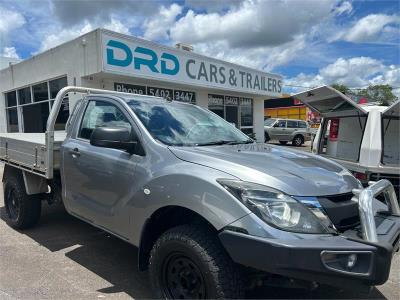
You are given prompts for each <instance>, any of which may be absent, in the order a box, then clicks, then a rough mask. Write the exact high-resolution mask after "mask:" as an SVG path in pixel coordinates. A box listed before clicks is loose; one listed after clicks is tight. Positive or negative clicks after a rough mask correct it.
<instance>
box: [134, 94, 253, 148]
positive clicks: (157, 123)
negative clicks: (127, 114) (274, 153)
mask: <svg viewBox="0 0 400 300" xmlns="http://www.w3.org/2000/svg"><path fill="white" fill-rule="evenodd" d="M127 104H128V105H129V106H130V107H131V108H132V110H133V111H134V112H135V114H136V115H137V116H138V118H139V119H140V121H141V122H142V123H143V125H144V126H145V127H146V128H147V130H148V131H149V132H150V134H151V135H152V136H153V137H154V138H155V139H157V140H159V141H161V142H162V143H164V144H167V145H172V146H206V145H222V144H242V143H243V144H244V143H253V140H251V139H250V138H249V137H248V136H246V135H245V134H244V133H242V132H241V131H240V130H238V129H237V128H235V126H234V125H232V124H230V123H228V122H226V121H225V120H224V119H222V118H220V117H219V116H217V115H215V114H214V113H212V112H210V111H207V110H205V109H201V108H199V107H198V106H195V105H185V104H181V103H174V102H170V103H162V102H157V103H156V102H145V101H137V100H129V101H128V102H127Z"/></svg>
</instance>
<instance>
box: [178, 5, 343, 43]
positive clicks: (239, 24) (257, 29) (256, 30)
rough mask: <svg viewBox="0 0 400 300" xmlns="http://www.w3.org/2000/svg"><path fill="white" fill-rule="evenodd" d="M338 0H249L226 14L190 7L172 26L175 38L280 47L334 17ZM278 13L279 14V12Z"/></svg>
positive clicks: (187, 41) (188, 40) (192, 41)
mask: <svg viewBox="0 0 400 300" xmlns="http://www.w3.org/2000/svg"><path fill="white" fill-rule="evenodd" d="M336 3H337V1H334V0H329V1H313V0H303V1H277V0H273V1H262V0H253V1H251V0H247V1H244V2H243V3H242V4H241V5H240V6H239V7H233V8H231V9H229V10H228V11H227V12H225V13H223V12H220V13H215V12H214V13H196V12H194V11H193V10H188V11H187V13H186V15H184V16H183V17H182V18H180V19H179V20H178V21H177V22H176V23H175V24H174V26H172V27H171V29H170V36H171V38H172V39H173V40H174V41H181V42H186V43H204V42H209V43H212V42H215V41H221V40H222V41H226V42H227V43H228V45H229V46H230V47H233V48H241V47H243V48H251V47H260V46H277V45H282V44H285V43H287V42H290V41H293V40H294V38H295V37H296V36H297V35H299V34H302V33H304V32H307V31H309V30H311V28H312V27H313V26H315V25H316V24H318V23H320V22H324V21H325V20H327V19H329V18H330V17H332V9H333V8H334V6H335V4H336ZM277 12H279V13H277Z"/></svg>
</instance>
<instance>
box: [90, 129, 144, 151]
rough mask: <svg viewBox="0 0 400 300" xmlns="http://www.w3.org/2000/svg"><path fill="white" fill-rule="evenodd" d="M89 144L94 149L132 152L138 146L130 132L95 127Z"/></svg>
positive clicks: (127, 130)
mask: <svg viewBox="0 0 400 300" xmlns="http://www.w3.org/2000/svg"><path fill="white" fill-rule="evenodd" d="M90 144H91V145H92V146H96V147H104V148H113V149H121V150H126V151H128V152H132V151H133V149H134V148H135V146H136V145H137V144H138V142H137V140H136V139H135V138H132V134H131V131H130V130H129V129H128V128H125V127H97V128H95V129H94V130H93V133H92V135H91V136H90Z"/></svg>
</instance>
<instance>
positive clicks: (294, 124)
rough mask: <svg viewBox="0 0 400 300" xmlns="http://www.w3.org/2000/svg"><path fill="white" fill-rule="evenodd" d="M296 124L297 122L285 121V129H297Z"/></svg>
mask: <svg viewBox="0 0 400 300" xmlns="http://www.w3.org/2000/svg"><path fill="white" fill-rule="evenodd" d="M297 124H298V122H297V121H290V120H288V121H287V128H297V127H298V125H297Z"/></svg>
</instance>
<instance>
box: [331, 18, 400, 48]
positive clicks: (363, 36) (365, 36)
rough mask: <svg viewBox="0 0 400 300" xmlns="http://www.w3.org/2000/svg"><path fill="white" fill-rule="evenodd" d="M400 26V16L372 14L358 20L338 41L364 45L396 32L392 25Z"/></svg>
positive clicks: (342, 33)
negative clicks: (388, 33)
mask: <svg viewBox="0 0 400 300" xmlns="http://www.w3.org/2000/svg"><path fill="white" fill-rule="evenodd" d="M398 24H400V16H396V15H384V14H371V15H368V16H366V17H363V18H361V19H360V20H358V21H357V22H356V23H355V24H354V25H353V26H351V27H350V28H348V29H346V30H344V31H342V32H341V33H340V34H339V35H338V37H337V38H338V39H339V38H341V39H344V40H345V41H348V42H354V43H362V42H368V41H372V40H376V39H377V38H378V37H379V35H380V34H382V33H384V32H390V31H393V30H394V31H396V32H398V30H395V28H396V27H394V26H391V25H398Z"/></svg>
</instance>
